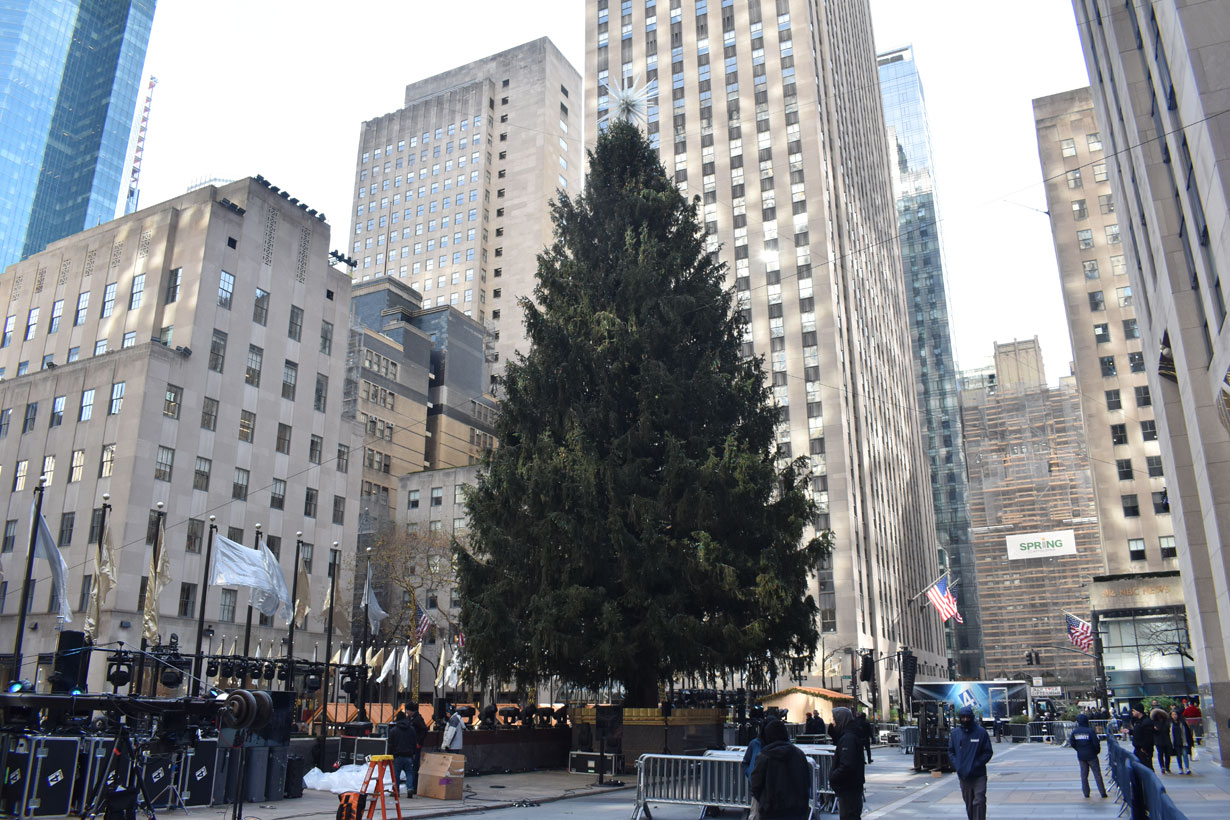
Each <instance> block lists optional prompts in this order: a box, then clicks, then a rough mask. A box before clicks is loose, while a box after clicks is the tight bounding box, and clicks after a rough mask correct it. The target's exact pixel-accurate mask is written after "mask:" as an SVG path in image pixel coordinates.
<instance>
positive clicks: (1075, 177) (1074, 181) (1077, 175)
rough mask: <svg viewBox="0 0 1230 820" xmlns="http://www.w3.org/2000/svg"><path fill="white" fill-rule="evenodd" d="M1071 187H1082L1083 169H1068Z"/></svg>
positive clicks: (1069, 185)
mask: <svg viewBox="0 0 1230 820" xmlns="http://www.w3.org/2000/svg"><path fill="white" fill-rule="evenodd" d="M1066 176H1067V180H1068V187H1069V188H1079V187H1081V169H1080V168H1077V169H1075V170H1073V171H1068V173H1067V174H1066Z"/></svg>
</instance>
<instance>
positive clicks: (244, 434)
mask: <svg viewBox="0 0 1230 820" xmlns="http://www.w3.org/2000/svg"><path fill="white" fill-rule="evenodd" d="M255 437H256V414H255V413H253V412H252V411H251V410H240V411H239V440H240V441H246V442H247V443H249V444H251V443H252V440H253V439H254V438H255Z"/></svg>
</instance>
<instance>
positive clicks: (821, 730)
mask: <svg viewBox="0 0 1230 820" xmlns="http://www.w3.org/2000/svg"><path fill="white" fill-rule="evenodd" d="M828 731H829V729H828V726H826V725H825V723H824V717H823V716H822V715H821V714H820V713H819V712H816V734H818V735H820V737H821V738H822V739H821V741H820V742H821V743H823V742H824V741H823V737H824V736H825V735H826V734H828Z"/></svg>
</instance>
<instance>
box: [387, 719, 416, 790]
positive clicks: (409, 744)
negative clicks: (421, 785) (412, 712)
mask: <svg viewBox="0 0 1230 820" xmlns="http://www.w3.org/2000/svg"><path fill="white" fill-rule="evenodd" d="M418 745H419V741H418V737H417V735H415V733H414V724H413V723H411V722H410V716H409V715H407V714H406V713H405V711H399V712H398V713H397V717H396V719H394V721H393V725H392V726H390V727H389V754H391V755H392V756H393V789H394V790H396V789H397V783H398V781H400V780H401V776H402V774H405V775H406V797H414V783H415V779H416V778H417V777H418V768H417V767H416V766H415V765H414V754H415V752H416V751H418Z"/></svg>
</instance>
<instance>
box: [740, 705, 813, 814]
mask: <svg viewBox="0 0 1230 820" xmlns="http://www.w3.org/2000/svg"><path fill="white" fill-rule="evenodd" d="M763 736H764V748H763V749H761V750H760V754H758V755H757V756H756V766H755V768H753V769H752V777H751V785H752V796H753V797H755V798H756V800H757V802H758V803H759V804H760V816H761V818H763V820H807V816H808V815H809V814H810V813H811V809H810V806H809V805H808V803H809V800H808V798H809V797H810V795H811V763H809V762H808V760H807V756H806V755H804V754H803V751H802V750H801V749H800V748H799V747H798V746H795V745H794V744H793V743H791V742H790V737H789V734H788V733H787V732H786V724H784V723H782V722H781V721H780V720H771V721H769V722H768V723H767V724H765V727H764V732H763Z"/></svg>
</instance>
